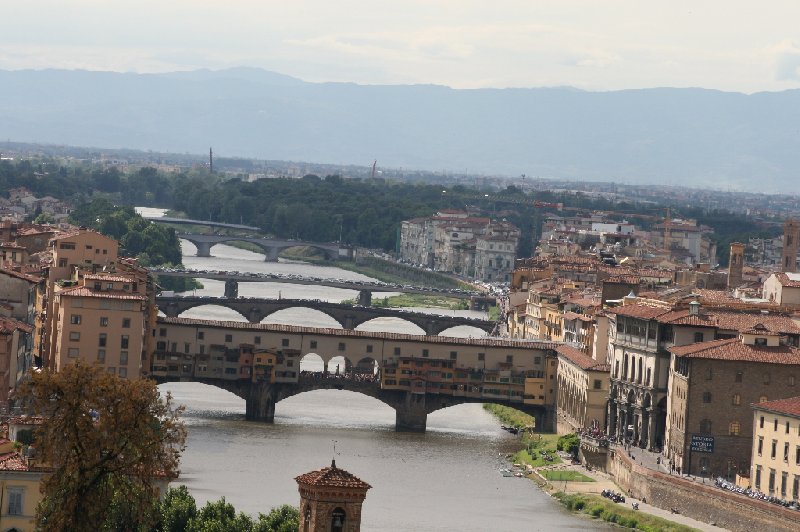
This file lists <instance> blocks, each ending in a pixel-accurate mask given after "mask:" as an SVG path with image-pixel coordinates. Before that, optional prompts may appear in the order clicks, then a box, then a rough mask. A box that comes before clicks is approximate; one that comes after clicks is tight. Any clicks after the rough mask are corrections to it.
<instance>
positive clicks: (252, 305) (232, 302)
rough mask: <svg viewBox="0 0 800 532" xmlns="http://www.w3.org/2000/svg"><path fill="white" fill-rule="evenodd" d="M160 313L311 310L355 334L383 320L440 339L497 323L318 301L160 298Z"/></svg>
mask: <svg viewBox="0 0 800 532" xmlns="http://www.w3.org/2000/svg"><path fill="white" fill-rule="evenodd" d="M156 304H157V305H158V309H159V310H160V311H162V312H163V313H164V314H165V315H166V316H167V317H171V318H176V317H178V316H180V315H181V314H182V313H184V312H186V311H187V310H189V309H192V308H195V307H200V306H203V305H217V306H220V307H225V308H229V309H231V310H234V311H236V312H238V313H239V314H240V315H241V316H242V317H244V318H245V319H246V320H247V321H248V322H250V323H260V322H261V320H263V319H264V318H265V317H267V316H269V315H270V314H273V313H275V312H277V311H279V310H284V309H288V308H297V307H303V308H310V309H314V310H319V311H320V312H322V313H324V314H326V315H328V316H330V317H331V318H333V319H334V320H336V322H337V323H338V324H339V325H340V326H341V327H342V328H343V329H348V330H353V329H355V328H356V327H358V326H359V325H361V324H362V323H366V322H368V321H370V320H373V319H375V318H380V317H393V318H401V319H403V320H406V321H408V322H411V323H413V324H414V325H417V326H418V327H419V328H421V329H422V330H423V331H425V334H426V335H429V336H436V335H438V334H439V333H441V332H442V331H444V330H446V329H449V328H451V327H456V326H458V325H468V326H471V327H476V328H478V329H481V330H483V331H484V332H486V333H491V332H492V331H493V330H494V328H495V325H496V323H495V322H493V321H490V320H482V319H477V318H465V317H461V316H443V315H437V314H426V313H422V312H409V311H403V310H399V309H392V308H379V307H360V306H352V305H347V304H345V303H330V302H327V301H320V300H318V299H266V298H242V297H240V298H227V297H197V296H187V297H182V296H157V297H156Z"/></svg>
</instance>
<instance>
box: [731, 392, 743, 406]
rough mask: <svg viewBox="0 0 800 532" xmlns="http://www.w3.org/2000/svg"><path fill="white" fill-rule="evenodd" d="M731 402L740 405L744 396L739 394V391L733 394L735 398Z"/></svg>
mask: <svg viewBox="0 0 800 532" xmlns="http://www.w3.org/2000/svg"><path fill="white" fill-rule="evenodd" d="M731 403H732V404H733V405H734V406H739V405H740V404H742V396H741V395H739V394H738V393H735V394H733V398H732V400H731Z"/></svg>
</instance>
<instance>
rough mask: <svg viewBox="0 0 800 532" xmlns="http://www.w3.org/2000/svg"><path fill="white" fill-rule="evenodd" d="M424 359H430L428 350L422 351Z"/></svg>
mask: <svg viewBox="0 0 800 532" xmlns="http://www.w3.org/2000/svg"><path fill="white" fill-rule="evenodd" d="M422 357H423V358H428V350H427V349H423V350H422Z"/></svg>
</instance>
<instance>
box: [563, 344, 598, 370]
mask: <svg viewBox="0 0 800 532" xmlns="http://www.w3.org/2000/svg"><path fill="white" fill-rule="evenodd" d="M556 351H558V354H559V355H563V356H564V358H566V359H567V360H569V361H570V362H572V363H573V364H575V365H576V366H578V367H579V368H581V369H584V370H593V371H605V370H606V368H608V364H601V363H599V362H598V361H597V360H595V359H593V358H592V357H590V356H588V355H587V354H585V353H584V352H583V351H581V350H580V349H576V348H574V347H572V346H570V345H560V346H558V349H556ZM609 369H610V368H609Z"/></svg>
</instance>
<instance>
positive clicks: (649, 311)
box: [606, 303, 671, 320]
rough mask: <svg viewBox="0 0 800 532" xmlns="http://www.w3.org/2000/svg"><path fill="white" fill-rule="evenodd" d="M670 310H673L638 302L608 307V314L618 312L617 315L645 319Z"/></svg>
mask: <svg viewBox="0 0 800 532" xmlns="http://www.w3.org/2000/svg"><path fill="white" fill-rule="evenodd" d="M668 312H671V310H670V309H669V308H667V307H657V306H655V305H642V304H638V303H634V304H632V305H623V306H621V307H613V308H609V309H606V313H607V314H616V315H617V316H627V317H629V318H640V319H645V320H650V319H653V318H657V317H658V316H661V315H662V314H666V313H668Z"/></svg>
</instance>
